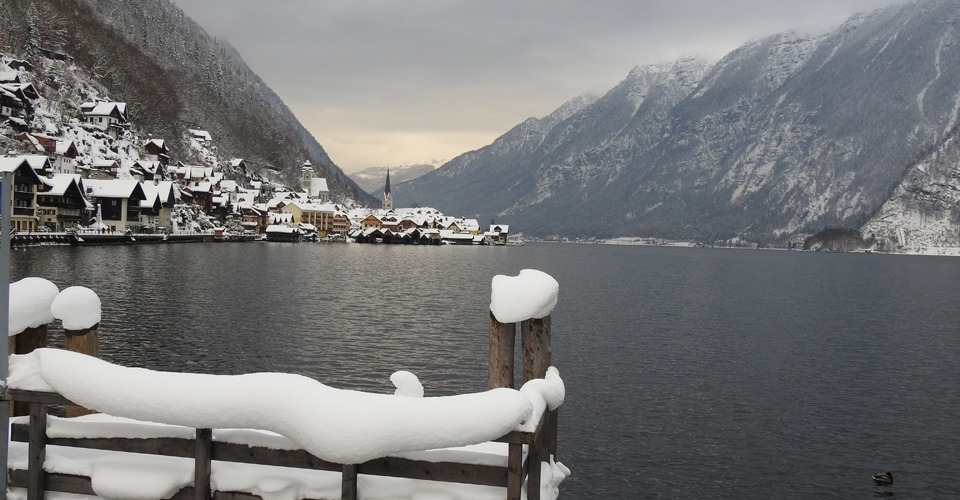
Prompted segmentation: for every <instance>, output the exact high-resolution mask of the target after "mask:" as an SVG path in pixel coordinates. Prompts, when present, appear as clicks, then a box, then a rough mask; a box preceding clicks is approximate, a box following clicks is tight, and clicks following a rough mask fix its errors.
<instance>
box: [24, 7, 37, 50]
mask: <svg viewBox="0 0 960 500" xmlns="http://www.w3.org/2000/svg"><path fill="white" fill-rule="evenodd" d="M25 31H26V40H25V41H24V43H23V57H24V58H25V59H26V60H27V61H30V62H31V63H33V64H37V63H38V62H39V60H40V43H41V42H40V15H39V14H38V13H37V7H36V6H35V5H34V4H33V3H32V2H31V3H30V6H29V7H27V23H26V29H25Z"/></svg>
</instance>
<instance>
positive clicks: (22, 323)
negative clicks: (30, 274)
mask: <svg viewBox="0 0 960 500" xmlns="http://www.w3.org/2000/svg"><path fill="white" fill-rule="evenodd" d="M58 293H60V289H59V288H57V285H54V284H53V283H52V282H51V281H49V280H45V279H43V278H23V279H22V280H20V281H17V282H15V283H10V317H9V318H7V320H8V322H7V324H8V325H9V326H10V336H11V337H12V336H14V335H17V334H19V333H23V331H24V330H26V329H27V328H37V327H39V326H42V325H46V324H48V323H53V320H54V319H56V318H54V317H53V314H51V313H50V303H51V302H53V299H54V297H56V296H57V294H58Z"/></svg>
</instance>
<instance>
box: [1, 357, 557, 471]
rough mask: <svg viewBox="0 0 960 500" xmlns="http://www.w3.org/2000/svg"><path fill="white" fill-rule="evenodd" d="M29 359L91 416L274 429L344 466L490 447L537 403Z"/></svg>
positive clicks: (519, 397) (507, 395) (491, 394)
mask: <svg viewBox="0 0 960 500" xmlns="http://www.w3.org/2000/svg"><path fill="white" fill-rule="evenodd" d="M27 357H36V358H37V359H39V365H40V370H39V375H40V377H42V378H43V380H44V381H45V382H46V383H48V384H49V385H50V386H51V387H52V388H53V389H54V390H55V391H57V392H59V393H60V394H62V395H63V396H65V397H66V398H67V399H69V400H71V401H73V402H74V403H76V404H79V405H82V406H85V407H87V408H90V409H92V410H96V411H100V412H103V413H107V414H110V415H114V416H118V417H126V418H133V419H136V420H145V421H151V422H158V423H163V424H169V425H182V426H186V427H194V428H216V429H246V428H250V429H262V430H268V431H272V432H276V433H278V434H281V435H283V436H286V437H287V438H289V439H291V440H292V441H294V442H295V443H297V444H298V445H299V446H301V447H303V449H305V450H306V451H308V452H310V453H311V454H313V455H315V456H317V457H320V458H322V459H324V460H328V461H331V462H336V463H342V464H358V463H363V462H365V461H367V460H372V459H374V458H379V457H384V456H387V455H390V454H392V453H398V452H405V451H421V450H428V449H434V448H448V447H452V446H463V445H467V444H475V443H482V442H485V441H490V440H493V439H496V438H499V437H501V436H503V435H505V434H507V433H508V432H510V431H513V430H514V429H516V428H517V427H519V426H520V425H521V424H522V423H524V422H526V421H528V420H530V417H531V416H532V414H533V412H534V405H535V404H536V403H535V402H531V400H530V399H529V398H528V397H527V395H525V394H523V393H521V392H520V391H516V390H513V389H505V388H501V389H492V390H489V391H486V392H481V393H473V394H461V395H456V396H442V397H430V398H410V397H396V396H394V395H392V394H373V393H366V392H359V391H349V390H343V389H335V388H332V387H329V386H327V385H324V384H321V383H320V382H317V381H316V380H313V379H310V378H307V377H303V376H300V375H293V374H287V373H251V374H246V375H207V374H198V373H171V372H159V371H152V370H146V369H143V368H126V367H123V366H118V365H114V364H111V363H108V362H106V361H102V360H99V359H97V358H94V357H91V356H86V355H83V354H78V353H74V352H69V351H63V350H59V349H49V348H43V349H37V350H36V351H34V352H32V353H30V354H27V355H23V356H18V358H27ZM20 361H23V360H22V359H18V362H20ZM531 389H534V388H533V387H531ZM545 399H554V398H552V397H549V396H547V397H546V398H545ZM540 404H541V405H542V404H543V403H540Z"/></svg>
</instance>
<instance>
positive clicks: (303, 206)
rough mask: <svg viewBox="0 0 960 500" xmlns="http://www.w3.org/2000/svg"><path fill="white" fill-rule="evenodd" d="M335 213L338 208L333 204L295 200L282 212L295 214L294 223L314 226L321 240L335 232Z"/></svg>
mask: <svg viewBox="0 0 960 500" xmlns="http://www.w3.org/2000/svg"><path fill="white" fill-rule="evenodd" d="M335 212H336V206H335V205H334V204H332V203H316V202H311V201H303V200H294V201H292V202H290V203H289V204H287V205H285V206H284V207H283V209H282V210H281V213H289V214H293V221H294V222H296V223H302V224H311V225H313V226H314V227H315V228H316V230H317V234H318V235H319V236H320V237H321V238H322V237H324V236H326V235H328V234H330V233H332V232H333V215H334V213H335Z"/></svg>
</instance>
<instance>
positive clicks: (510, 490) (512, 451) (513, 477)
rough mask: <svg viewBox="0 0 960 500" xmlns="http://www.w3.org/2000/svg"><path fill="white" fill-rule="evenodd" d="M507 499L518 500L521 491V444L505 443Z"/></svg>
mask: <svg viewBox="0 0 960 500" xmlns="http://www.w3.org/2000/svg"><path fill="white" fill-rule="evenodd" d="M507 449H508V450H509V451H508V452H507V500H520V494H521V492H522V491H523V445H521V444H520V443H510V444H509V445H507Z"/></svg>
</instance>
